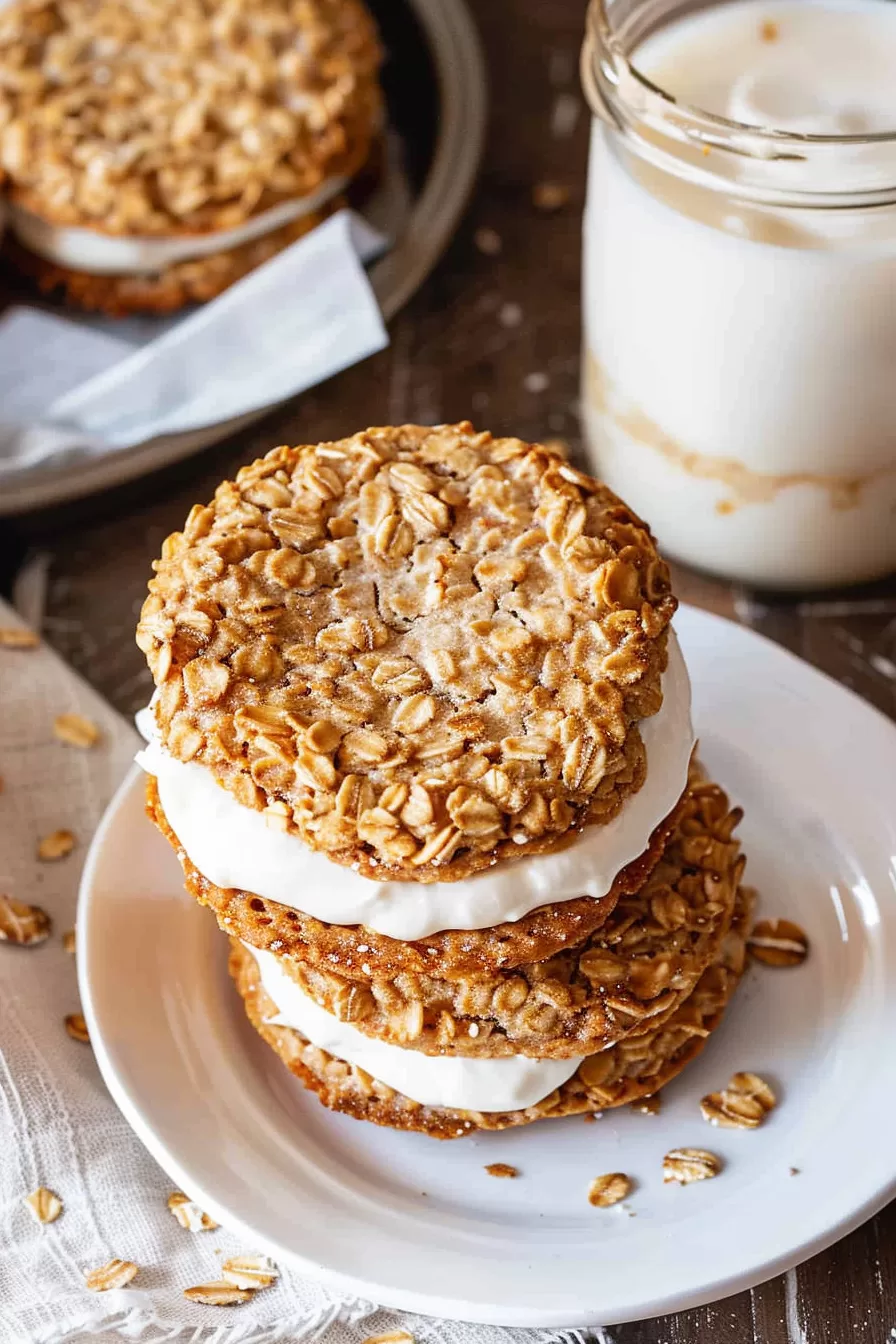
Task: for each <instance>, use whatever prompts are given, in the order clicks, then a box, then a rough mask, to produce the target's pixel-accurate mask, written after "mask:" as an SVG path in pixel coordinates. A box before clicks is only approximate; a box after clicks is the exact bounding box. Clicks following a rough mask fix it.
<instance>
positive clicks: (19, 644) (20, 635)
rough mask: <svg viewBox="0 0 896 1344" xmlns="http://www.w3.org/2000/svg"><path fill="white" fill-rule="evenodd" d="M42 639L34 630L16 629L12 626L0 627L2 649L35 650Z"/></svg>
mask: <svg viewBox="0 0 896 1344" xmlns="http://www.w3.org/2000/svg"><path fill="white" fill-rule="evenodd" d="M39 643H40V637H39V636H38V635H36V634H35V633H34V631H33V630H26V629H16V628H14V627H13V626H11V625H0V648H4V649H35V648H37V646H38V644H39Z"/></svg>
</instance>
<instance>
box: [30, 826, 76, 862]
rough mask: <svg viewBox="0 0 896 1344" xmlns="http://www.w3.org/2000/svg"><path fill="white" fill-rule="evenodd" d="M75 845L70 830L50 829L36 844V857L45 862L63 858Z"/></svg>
mask: <svg viewBox="0 0 896 1344" xmlns="http://www.w3.org/2000/svg"><path fill="white" fill-rule="evenodd" d="M74 847H75V837H74V835H73V834H72V832H71V831H51V832H50V834H49V835H45V836H44V837H43V839H42V840H41V841H40V843H39V844H38V846H37V857H38V858H39V859H42V860H43V861H44V862H45V863H49V862H50V861H51V860H53V859H64V858H65V856H66V855H67V854H71V852H72V850H73V849H74Z"/></svg>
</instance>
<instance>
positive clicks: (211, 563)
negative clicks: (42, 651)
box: [138, 423, 675, 882]
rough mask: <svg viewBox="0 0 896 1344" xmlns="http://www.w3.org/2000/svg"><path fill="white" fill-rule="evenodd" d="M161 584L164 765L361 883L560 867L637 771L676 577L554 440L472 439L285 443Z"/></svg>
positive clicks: (170, 551)
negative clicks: (565, 847) (641, 727)
mask: <svg viewBox="0 0 896 1344" xmlns="http://www.w3.org/2000/svg"><path fill="white" fill-rule="evenodd" d="M156 571H157V572H156V576H155V578H153V579H152V580H151V582H150V595H149V597H148V598H147V600H146V602H145V603H144V607H143V613H142V616H141V620H140V624H139V627H138V643H139V645H140V647H141V648H142V649H143V650H144V652H145V653H146V655H147V658H148V661H149V663H150V667H151V668H152V671H153V676H154V678H155V681H156V684H157V686H158V688H159V691H158V696H157V699H156V719H157V723H158V727H159V730H160V733H161V737H162V741H163V744H164V745H165V747H166V748H167V750H168V751H169V752H170V753H171V754H172V755H173V756H175V757H176V758H177V759H178V760H182V761H188V760H196V761H198V762H200V763H201V764H202V765H204V766H205V767H206V768H208V769H210V770H212V771H213V772H214V774H215V776H216V777H217V779H218V780H219V782H220V783H222V784H223V785H224V786H225V787H226V788H228V789H229V790H230V791H231V792H232V793H233V794H234V796H235V797H236V798H237V799H238V801H239V802H240V803H242V804H243V805H244V806H246V807H252V808H255V809H257V810H259V811H262V812H264V814H265V815H266V818H267V819H268V820H269V821H271V822H272V823H273V824H275V825H278V826H280V827H281V828H282V829H284V830H289V831H293V832H294V833H295V834H296V835H298V836H299V837H300V838H301V839H302V840H303V841H304V842H305V843H306V844H307V845H309V846H310V847H311V848H312V849H315V850H318V851H321V852H323V853H325V854H326V855H327V856H328V857H330V858H331V859H333V860H335V861H336V862H338V863H342V864H346V865H350V866H352V867H355V868H357V870H358V871H359V872H360V873H361V874H362V875H364V876H380V875H382V874H383V873H384V872H387V873H388V874H389V875H390V876H400V877H402V878H404V879H409V880H416V881H421V882H427V881H439V882H448V881H454V880H457V879H460V878H463V877H466V876H469V875H470V874H472V873H475V872H478V871H480V870H482V869H483V868H486V867H489V866H491V865H492V864H493V863H495V862H496V861H500V860H502V859H507V858H510V857H513V858H514V859H519V858H521V857H523V856H525V855H527V854H533V853H543V852H546V851H548V850H551V849H554V848H556V847H557V846H558V845H560V844H563V843H566V842H567V841H568V840H569V838H570V836H571V835H573V834H574V833H575V832H576V831H577V830H579V829H581V828H582V827H583V826H586V825H593V824H600V823H601V822H604V821H606V820H607V819H608V818H610V817H612V816H613V815H614V814H615V813H616V812H617V811H618V810H619V808H620V806H621V805H622V803H623V802H624V800H625V798H626V797H628V796H629V795H630V793H631V792H632V791H633V790H634V788H636V787H638V784H639V782H640V779H641V778H643V748H642V747H641V746H640V745H639V743H638V723H639V721H640V720H641V719H643V718H644V717H646V716H649V715H651V714H655V713H656V711H657V710H658V709H659V706H660V704H661V701H662V690H661V675H662V672H663V670H664V669H665V665H666V633H667V628H668V624H669V621H670V619H671V617H672V613H673V612H674V609H675V599H674V598H673V597H672V595H671V592H670V590H669V574H668V569H667V567H666V565H665V563H664V562H663V561H662V560H661V559H660V558H659V556H658V555H657V552H656V547H655V545H654V541H653V538H652V537H651V534H650V532H649V530H648V529H647V527H646V526H645V525H644V524H643V523H641V522H640V520H639V519H638V518H637V517H635V515H634V514H632V513H631V512H630V511H629V510H628V509H627V508H626V507H625V506H624V505H623V504H622V503H621V502H620V501H619V500H618V499H617V498H616V497H615V495H613V494H612V493H611V492H610V491H609V490H608V489H607V488H606V487H605V486H603V485H601V484H600V483H599V482H597V481H595V480H593V479H592V478H590V477H588V476H585V475H583V474H582V473H581V472H579V471H576V470H575V469H574V468H572V467H570V466H568V465H567V463H565V462H564V461H563V459H562V458H560V457H559V456H558V455H557V454H556V453H554V452H552V451H550V450H549V449H547V448H545V447H542V446H539V445H532V444H526V443H522V442H520V441H519V440H517V439H494V438H493V437H492V436H491V435H490V434H488V433H482V434H479V433H476V432H475V431H474V430H473V428H472V426H471V425H469V424H468V423H464V424H460V425H447V426H440V427H438V428H435V429H428V428H424V427H421V426H416V425H406V426H403V427H400V428H383V429H370V430H367V431H365V432H363V433H360V434H356V435H354V436H353V437H352V438H350V439H344V440H342V441H340V442H338V443H324V444H318V445H316V446H306V447H299V448H287V447H282V448H276V449H274V450H273V451H272V452H271V453H269V454H268V455H267V457H265V458H263V459H262V460H260V461H258V462H255V463H253V464H252V466H250V467H246V468H244V469H243V470H242V471H241V472H240V473H239V474H238V476H237V479H236V481H235V482H225V483H224V484H223V485H221V486H220V487H219V488H218V490H217V491H216V493H215V497H214V499H213V500H212V502H211V504H209V505H208V506H205V507H203V506H199V505H197V506H196V507H195V508H194V509H193V510H192V512H191V514H190V516H189V518H188V520H187V523H186V526H185V529H184V531H183V532H182V533H175V534H174V535H173V536H171V537H169V538H168V540H167V541H166V543H165V546H164V548H163V554H162V558H161V560H160V561H159V562H158V563H157V566H156ZM639 757H641V759H640V761H639Z"/></svg>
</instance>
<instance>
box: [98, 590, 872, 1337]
mask: <svg viewBox="0 0 896 1344" xmlns="http://www.w3.org/2000/svg"><path fill="white" fill-rule="evenodd" d="M676 623H677V626H678V631H679V635H680V637H681V642H682V646H683V648H684V651H685V655H686V657H687V659H688V662H689V665H690V669H691V675H692V677H693V682H694V700H695V710H696V722H697V728H698V732H699V734H700V738H701V743H702V747H701V751H702V755H703V757H704V759H705V760H706V762H707V764H708V765H709V767H710V769H711V770H712V772H713V774H714V776H715V777H716V778H717V779H719V780H720V781H721V782H722V783H723V784H724V786H725V788H726V789H727V790H728V791H729V792H730V794H731V796H732V797H733V798H735V799H737V800H738V801H740V802H741V803H743V805H744V806H745V808H746V819H745V821H744V823H743V827H742V836H743V840H744V845H745V848H746V851H747V854H748V856H749V867H748V878H749V881H750V882H751V884H753V885H755V886H756V887H758V888H759V891H760V901H761V904H760V909H761V911H762V912H763V913H764V914H767V915H770V916H774V915H786V916H788V917H790V918H793V919H795V920H796V921H797V922H798V923H799V924H801V925H802V926H803V927H804V928H805V929H806V931H807V932H808V934H809V937H810V939H811V953H810V956H809V958H808V960H807V961H806V962H805V964H804V965H803V966H801V967H799V968H797V969H789V970H773V969H771V968H768V967H764V966H754V967H752V968H751V969H750V970H749V972H748V974H747V976H746V977H745V980H744V983H743V985H742V987H741V990H740V991H739V993H738V995H737V997H736V998H735V1000H734V1003H733V1005H732V1007H731V1009H730V1011H729V1014H728V1017H727V1019H726V1021H725V1023H724V1024H723V1026H722V1027H721V1029H720V1030H719V1031H718V1032H717V1033H716V1034H715V1035H714V1036H713V1038H712V1040H711V1041H710V1043H709V1045H708V1047H707V1049H706V1050H705V1052H704V1054H703V1055H702V1056H701V1057H700V1059H699V1060H698V1061H697V1062H696V1063H695V1064H694V1065H693V1066H692V1067H691V1068H689V1069H688V1070H686V1072H685V1073H684V1075H683V1076H682V1077H681V1078H680V1079H678V1080H677V1081H676V1082H675V1083H673V1084H672V1085H671V1086H670V1087H669V1088H668V1090H667V1091H666V1092H665V1093H664V1094H663V1097H664V1100H663V1108H662V1111H661V1113H660V1115H658V1116H645V1115H641V1114H637V1113H635V1112H633V1111H631V1110H627V1109H625V1110H622V1111H621V1112H607V1114H606V1115H605V1116H604V1117H603V1119H601V1120H600V1121H599V1122H598V1123H597V1124H583V1123H582V1121H581V1119H580V1118H571V1119H567V1120H561V1121H548V1122H545V1123H541V1124H537V1125H533V1126H530V1127H528V1128H525V1129H522V1130H519V1131H515V1132H508V1133H505V1134H486V1135H482V1136H480V1137H476V1138H471V1139H463V1140H459V1141H457V1142H455V1143H438V1142H436V1141H434V1140H432V1139H428V1138H426V1137H424V1136H423V1135H416V1134H411V1135H402V1134H397V1133H393V1132H391V1131H389V1130H378V1129H377V1128H375V1127H374V1126H373V1125H366V1124H359V1123H358V1122H357V1121H354V1120H351V1119H349V1118H347V1117H344V1116H338V1115H332V1114H330V1113H329V1112H328V1111H326V1110H324V1109H323V1108H322V1107H321V1106H320V1105H319V1104H318V1102H317V1101H316V1099H314V1098H313V1097H311V1096H310V1095H308V1094H306V1093H305V1092H304V1091H303V1089H302V1087H301V1086H300V1084H299V1083H298V1082H297V1081H296V1080H295V1079H294V1078H293V1077H292V1076H291V1075H290V1074H289V1073H288V1072H287V1071H286V1070H285V1069H284V1068H283V1066H282V1064H281V1063H280V1061H279V1059H277V1057H276V1056H275V1055H274V1054H273V1052H272V1051H270V1050H269V1049H268V1047H267V1046H266V1045H265V1044H264V1042H263V1041H262V1040H261V1039H260V1037H258V1036H257V1035H256V1034H255V1032H254V1031H253V1030H252V1028H251V1027H250V1026H249V1024H248V1022H247V1021H246V1019H245V1018H244V1016H243V1011H242V1005H241V1003H240V1000H239V999H238V997H237V995H236V993H235V991H234V990H233V989H232V987H231V985H230V982H229V979H228V976H227V972H226V965H225V963H226V959H227V946H226V941H225V939H224V937H223V936H222V935H221V934H220V933H219V932H218V930H217V927H216V925H215V922H214V919H213V918H212V916H211V915H210V914H209V913H208V912H207V911H204V910H202V909H200V908H199V906H197V905H196V904H195V902H194V901H192V900H191V899H190V898H188V897H187V896H186V895H185V894H183V892H182V890H181V882H180V871H179V868H178V864H177V861H176V859H175V857H174V855H173V854H172V852H171V851H170V850H169V848H168V846H167V844H166V843H165V841H164V840H162V839H161V838H160V837H159V836H158V835H157V834H156V832H155V831H154V830H153V828H152V827H151V826H150V824H149V823H148V822H147V821H146V820H145V819H144V816H143V810H142V781H141V779H140V777H139V775H138V774H136V773H135V774H134V775H132V776H131V777H130V778H129V779H128V780H127V781H126V782H125V784H124V785H123V786H122V789H121V791H120V792H119V794H118V796H117V798H116V799H115V800H114V802H113V803H112V805H111V807H110V809H109V811H108V813H107V815H106V818H105V821H104V823H103V825H102V826H101V828H100V830H99V832H98V834H97V836H96V839H95V841H94V844H93V848H92V850H91V853H90V856H89V858H88V862H87V866H86V869H85V873H84V879H83V886H82V890H81V905H80V914H79V925H78V959H79V967H80V981H81V994H82V1001H83V1006H84V1011H85V1014H86V1016H87V1020H88V1023H89V1026H90V1034H91V1039H92V1041H93V1044H94V1049H95V1052H96V1056H97V1059H98V1061H99V1065H100V1068H101V1070H102V1072H103V1076H104V1077H105V1080H106V1082H107V1084H108V1086H109V1089H110V1091H111V1092H112V1095H113V1096H114V1098H115V1100H116V1101H117V1102H118V1105H119V1106H120V1107H121V1109H122V1111H123V1112H124V1114H125V1115H126V1116H127V1118H128V1120H129V1121H130V1122H131V1124H132V1125H133V1127H134V1129H135V1130H136V1131H137V1133H138V1134H139V1136H140V1137H141V1139H142V1140H143V1142H144V1143H145V1144H146V1146H147V1147H148V1148H149V1149H150V1151H151V1152H152V1153H153V1154H154V1156H155V1157H156V1158H157V1160H158V1161H159V1162H160V1163H161V1165H162V1166H163V1167H164V1168H165V1169H166V1171H167V1172H168V1173H169V1175H170V1176H171V1177H172V1178H173V1179H174V1180H175V1181H176V1182H177V1183H178V1185H179V1186H181V1187H182V1188H183V1189H184V1190H186V1191H187V1192H189V1194H190V1195H192V1196H193V1197H194V1198H195V1199H196V1200H198V1202H199V1203H200V1204H201V1205H202V1207H203V1208H206V1209H208V1210H209V1211H210V1212H211V1213H212V1214H213V1215H214V1216H215V1217H216V1218H218V1219H219V1220H220V1221H221V1222H223V1223H227V1224H229V1225H230V1226H231V1227H232V1228H234V1229H235V1230H237V1231H238V1232H239V1233H240V1234H241V1235H243V1236H244V1237H245V1239H246V1241H247V1244H249V1245H258V1244H263V1245H265V1246H267V1247H269V1248H270V1251H271V1252H272V1254H273V1255H274V1256H275V1257H279V1258H280V1259H282V1260H283V1261H288V1262H291V1263H292V1264H294V1265H295V1266H297V1267H298V1268H299V1269H301V1270H303V1271H305V1272H307V1273H309V1274H313V1275H318V1276H320V1277H321V1278H322V1279H324V1280H325V1281H327V1282H329V1283H331V1284H334V1285H336V1286H337V1287H338V1288H340V1289H342V1290H344V1291H349V1292H352V1293H355V1294H358V1295H360V1296H363V1297H366V1298H372V1299H374V1300H378V1301H380V1302H382V1303H384V1304H386V1305H389V1306H395V1307H401V1308H407V1309H410V1310H414V1311H419V1312H424V1313H428V1314H431V1315H435V1316H444V1317H451V1318H458V1319H467V1320H472V1321H487V1322H496V1323H501V1324H506V1325H529V1326H534V1325H544V1326H561V1325H567V1326H586V1325H593V1324H597V1323H601V1322H603V1323H610V1322H619V1321H624V1320H629V1319H634V1318H638V1317H644V1316H654V1315H660V1314H662V1313H664V1312H671V1311H676V1310H680V1309H683V1308H686V1307H692V1306H695V1305H697V1304H699V1303H701V1302H705V1301H709V1300H711V1299H714V1298H718V1297H721V1296H724V1295H725V1294H728V1293H733V1292H736V1291H738V1290H740V1289H743V1288H747V1287H749V1286H750V1285H752V1284H755V1283H757V1282H759V1281H761V1280H763V1279H766V1278H768V1277H770V1276H771V1275H772V1274H775V1273H777V1272H779V1271H781V1270H783V1269H785V1268H788V1267H790V1266H792V1265H793V1264H795V1263H797V1262H798V1261H800V1260H803V1259H805V1258H806V1257H807V1256H809V1255H811V1254H813V1253H814V1252H816V1251H819V1250H821V1249H822V1248H823V1247H825V1246H827V1245H829V1244H830V1243H831V1242H832V1241H834V1240H836V1239H837V1238H838V1237H841V1236H843V1235H844V1234H845V1233H846V1232H848V1231H850V1230H851V1229H852V1228H854V1227H855V1226H857V1225H858V1224H859V1223H861V1222H862V1221H863V1220H864V1219H866V1218H868V1217H870V1215H871V1214H872V1213H874V1212H875V1211H876V1210H877V1209H879V1208H880V1207H881V1206H882V1205H883V1204H884V1203H885V1202H886V1200H887V1199H888V1198H889V1196H890V1195H891V1194H892V1193H893V1191H894V1186H896V1149H894V1147H893V1144H892V1140H891V1134H890V1127H891V1117H892V1116H893V1114H894V1112H896V1075H894V1071H893V1069H892V1068H891V1067H890V1064H889V1056H888V1054H887V1046H886V1043H887V1042H888V1041H890V1040H892V1038H893V1033H894V1028H896V893H894V869H893V866H892V865H893V861H894V860H893V856H894V854H896V818H894V814H893V785H894V781H896V730H894V728H893V726H892V725H891V724H890V723H888V722H887V721H886V720H885V719H883V718H882V717H881V716H880V715H878V714H877V713H876V712H875V711H874V710H872V709H870V708H869V707H868V706H867V705H866V704H865V703H864V702H862V701H861V700H859V699H858V698H857V697H855V696H854V695H852V694H850V693H849V692H847V691H845V690H843V689H841V688H840V687H838V686H837V685H836V684H835V683H834V682H832V681H829V680H828V679H827V678H826V677H823V676H822V675H821V674H819V673H818V672H815V671H813V670H812V669H811V668H810V667H808V666H807V665H806V664H804V663H802V662H800V661H798V660H797V659H796V658H793V657H792V656H791V655H790V654H788V653H785V652H784V651H783V650H781V649H779V648H778V647H777V646H775V645H774V644H771V643H769V642H768V641H766V640H764V639H761V638H759V637H758V636H756V635H754V634H752V633H751V632H749V631H747V630H744V629H741V628H739V627H737V626H735V625H732V624H729V623H728V622H726V621H722V620H719V619H718V618H717V617H713V616H709V615H706V614H704V613H702V612H698V611H696V610H693V609H684V610H682V611H681V612H680V613H679V616H678V618H677V622H676ZM738 1069H752V1070H755V1071H757V1072H758V1073H760V1074H762V1076H763V1077H765V1078H767V1079H769V1080H770V1081H771V1082H772V1083H773V1084H774V1087H775V1091H776V1092H777V1094H778V1097H779V1106H778V1108H777V1109H776V1110H775V1111H774V1112H773V1113H772V1114H771V1116H770V1117H769V1119H768V1121H767V1123H766V1124H765V1125H764V1126H763V1128H762V1129H759V1130H756V1131H752V1132H751V1131H740V1130H716V1129H712V1128H710V1127H709V1126H708V1125H706V1124H705V1123H704V1121H703V1120H702V1119H701V1116H700V1112H699V1109H698V1102H699V1099H700V1097H701V1096H702V1095H703V1094H704V1093H706V1092H707V1091H710V1090H712V1089H714V1088H717V1087H720V1086H723V1085H724V1084H725V1083H726V1082H727V1080H728V1078H729V1076H730V1074H731V1073H732V1072H733V1071H735V1070H738ZM683 1145H687V1146H692V1147H708V1148H710V1149H711V1150H713V1151H715V1152H716V1153H718V1154H719V1155H720V1156H721V1157H722V1158H723V1159H724V1161H725V1170H724V1171H723V1173H722V1175H721V1176H720V1177H719V1178H718V1179H716V1180H714V1181H708V1182H705V1183H703V1184H700V1185H692V1186H686V1187H681V1188H679V1187H677V1186H664V1185H663V1183H662V1172H661V1164H662V1157H663V1154H664V1153H665V1152H666V1151H667V1150H668V1149H669V1148H672V1147H677V1146H683ZM488 1162H509V1163H512V1164H513V1165H514V1166H517V1167H518V1168H519V1169H520V1172H521V1176H520V1178H519V1179H518V1180H515V1181H497V1180H494V1179H492V1178H490V1177H489V1176H487V1175H486V1174H485V1172H484V1171H483V1167H484V1166H485V1164H486V1163H488ZM792 1168H796V1169H797V1172H798V1174H792V1172H791V1169H792ZM607 1171H625V1172H627V1173H629V1175H630V1176H631V1177H632V1178H633V1179H634V1180H635V1181H636V1183H637V1184H636V1189H635V1191H634V1193H633V1195H632V1196H631V1197H630V1199H629V1200H628V1201H627V1202H626V1204H625V1205H624V1206H618V1207H616V1208H615V1209H608V1210H600V1209H594V1208H591V1207H590V1205H589V1204H588V1202H587V1199H586V1192H587V1188H588V1185H589V1183H590V1181H591V1180H592V1178H593V1177H594V1176H596V1175H598V1174H600V1173H601V1172H607Z"/></svg>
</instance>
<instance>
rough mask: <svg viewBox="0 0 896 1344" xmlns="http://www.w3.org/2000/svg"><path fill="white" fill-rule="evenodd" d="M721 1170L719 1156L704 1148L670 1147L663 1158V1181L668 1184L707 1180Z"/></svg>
mask: <svg viewBox="0 0 896 1344" xmlns="http://www.w3.org/2000/svg"><path fill="white" fill-rule="evenodd" d="M721 1170H722V1162H721V1158H718V1157H716V1155H715V1153H708V1152H707V1151H706V1149H705V1148H672V1149H671V1150H670V1151H669V1152H668V1153H667V1154H666V1156H665V1157H664V1158H663V1182H664V1184H666V1185H668V1184H669V1183H670V1182H672V1181H675V1182H676V1183H677V1184H678V1185H690V1184H691V1182H692V1181H708V1180H711V1179H712V1177H713V1176H718V1174H719V1172H720V1171H721Z"/></svg>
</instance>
